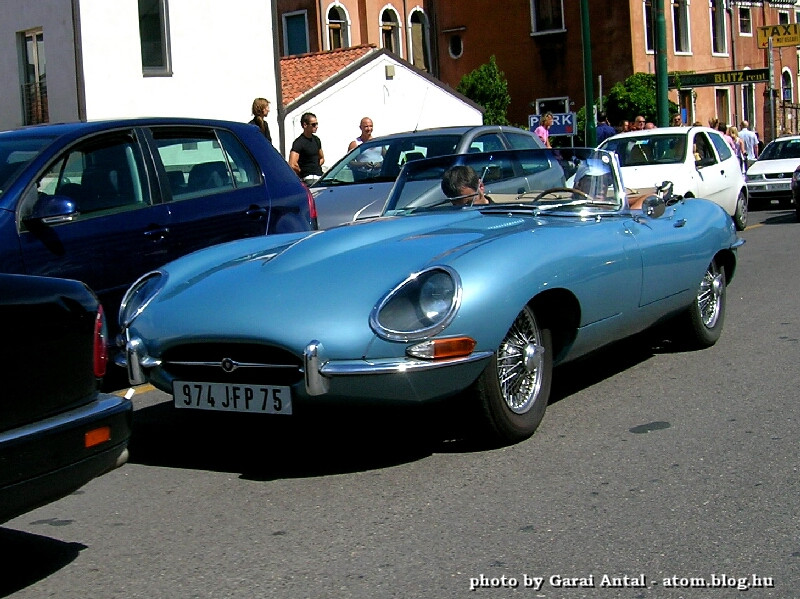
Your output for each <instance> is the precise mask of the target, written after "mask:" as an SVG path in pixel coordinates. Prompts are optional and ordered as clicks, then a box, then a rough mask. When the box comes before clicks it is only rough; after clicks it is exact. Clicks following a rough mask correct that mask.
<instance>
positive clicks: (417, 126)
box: [414, 86, 428, 133]
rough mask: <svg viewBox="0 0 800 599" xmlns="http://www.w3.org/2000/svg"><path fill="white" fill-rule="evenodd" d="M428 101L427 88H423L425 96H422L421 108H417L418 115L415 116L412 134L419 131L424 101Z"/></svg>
mask: <svg viewBox="0 0 800 599" xmlns="http://www.w3.org/2000/svg"><path fill="white" fill-rule="evenodd" d="M427 99H428V86H425V95H424V96H422V106H420V107H419V114H417V122H416V123H415V124H414V133H416V132H417V130H418V129H419V121H420V119H421V118H422V111H423V110H425V100H427Z"/></svg>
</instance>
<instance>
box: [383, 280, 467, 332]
mask: <svg viewBox="0 0 800 599" xmlns="http://www.w3.org/2000/svg"><path fill="white" fill-rule="evenodd" d="M461 293H462V287H461V278H460V277H459V276H458V273H457V272H456V271H455V270H453V269H452V268H449V267H447V266H433V267H431V268H427V269H425V270H422V271H420V272H418V273H415V274H413V275H411V276H409V277H408V278H407V279H405V280H404V281H403V282H402V283H400V284H399V285H398V286H397V287H395V288H394V289H392V290H391V291H390V292H389V293H387V294H386V295H385V296H384V297H383V299H382V300H381V301H380V302H379V303H378V304H377V305H376V306H375V307H374V308H373V309H372V313H371V314H370V317H369V324H370V326H371V327H372V330H373V331H375V333H376V334H377V335H378V336H379V337H382V338H383V339H388V340H390V341H416V340H419V339H425V338H427V337H431V336H433V335H436V334H438V333H440V332H441V331H443V330H444V329H445V328H446V327H447V325H449V324H450V323H451V322H452V320H453V318H455V315H456V312H458V308H459V306H460V305H461Z"/></svg>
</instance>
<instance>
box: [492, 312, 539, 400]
mask: <svg viewBox="0 0 800 599" xmlns="http://www.w3.org/2000/svg"><path fill="white" fill-rule="evenodd" d="M541 336H542V334H541V332H540V331H539V328H538V327H537V326H536V321H535V320H534V319H533V315H532V314H531V313H530V312H529V311H528V310H524V311H522V312H520V314H519V316H517V319H516V320H515V321H514V324H513V325H512V326H511V330H509V332H508V335H507V336H506V338H505V339H504V340H503V343H502V344H501V345H500V348H499V350H498V353H497V375H498V382H499V383H500V391H501V393H502V394H503V398H504V399H505V402H506V405H507V406H508V408H509V409H510V410H511V411H512V412H514V413H515V414H524V413H525V412H527V411H528V410H530V409H531V406H532V405H533V403H534V401H535V400H536V397H537V396H538V394H539V391H540V390H541V388H542V371H543V364H544V353H545V349H544V346H543V345H542V344H541V341H540V339H541Z"/></svg>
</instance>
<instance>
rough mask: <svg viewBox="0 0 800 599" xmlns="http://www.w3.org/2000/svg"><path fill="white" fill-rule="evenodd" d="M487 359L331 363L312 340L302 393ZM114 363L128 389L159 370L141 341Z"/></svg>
mask: <svg viewBox="0 0 800 599" xmlns="http://www.w3.org/2000/svg"><path fill="white" fill-rule="evenodd" d="M491 356H492V352H473V353H472V354H470V355H469V356H465V357H460V358H453V359H447V360H436V361H433V360H430V361H429V360H420V359H417V358H408V357H404V358H385V359H379V360H367V359H359V360H338V361H331V360H328V359H327V358H326V357H325V351H324V348H323V346H322V343H321V342H319V341H317V340H314V341H311V342H310V343H309V344H308V345H307V346H306V348H305V350H304V351H303V377H304V384H305V391H306V393H307V394H308V395H309V396H315V395H325V394H326V393H328V391H329V389H330V384H331V380H332V379H333V378H336V377H354V376H370V375H395V374H413V373H417V372H423V371H430V370H436V369H440V368H449V367H453V366H458V365H463V364H469V363H472V362H478V361H481V360H485V359H488V358H490V357H491ZM116 363H117V364H118V365H119V366H122V367H124V368H126V370H127V372H128V380H129V381H130V383H131V385H141V384H143V383H146V382H148V377H147V371H148V370H150V369H152V368H156V367H158V366H160V365H161V360H159V359H156V358H153V357H151V356H149V355H148V354H147V352H146V348H145V345H144V343H143V342H142V340H141V339H138V338H136V337H131V338H128V340H127V341H126V342H125V352H124V353H123V352H120V353H119V354H118V356H117V359H116Z"/></svg>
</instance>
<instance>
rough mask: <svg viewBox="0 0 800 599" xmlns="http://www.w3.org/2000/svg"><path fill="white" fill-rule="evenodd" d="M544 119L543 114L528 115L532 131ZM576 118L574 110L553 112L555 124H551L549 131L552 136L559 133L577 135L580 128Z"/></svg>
mask: <svg viewBox="0 0 800 599" xmlns="http://www.w3.org/2000/svg"><path fill="white" fill-rule="evenodd" d="M541 120H542V115H541V114H529V115H528V127H529V128H530V130H531V131H533V130H534V129H536V127H538V126H539V121H541ZM575 123H576V119H575V113H574V112H564V113H553V124H552V125H550V129H549V133H550V135H551V136H553V137H556V136H558V135H575V134H576V133H577V132H578V128H577V127H576V126H575Z"/></svg>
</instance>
